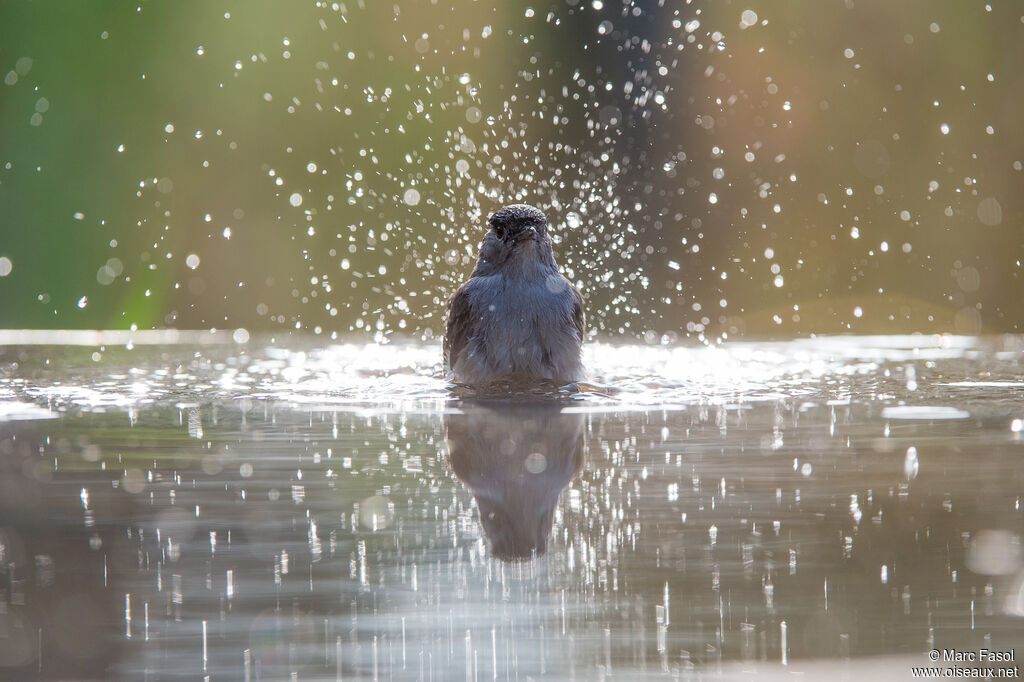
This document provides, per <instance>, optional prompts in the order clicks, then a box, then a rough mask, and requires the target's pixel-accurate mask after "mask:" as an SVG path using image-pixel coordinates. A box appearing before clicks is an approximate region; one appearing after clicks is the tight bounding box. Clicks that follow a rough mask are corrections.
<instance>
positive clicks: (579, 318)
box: [569, 282, 587, 342]
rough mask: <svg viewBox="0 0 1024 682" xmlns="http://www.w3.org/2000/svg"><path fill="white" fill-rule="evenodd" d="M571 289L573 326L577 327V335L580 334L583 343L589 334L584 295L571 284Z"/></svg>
mask: <svg viewBox="0 0 1024 682" xmlns="http://www.w3.org/2000/svg"><path fill="white" fill-rule="evenodd" d="M569 288H570V289H572V325H573V326H574V327H576V333H577V334H579V337H580V342H582V341H583V340H584V337H585V335H586V332H587V316H586V313H584V312H583V295H582V294H580V290H579V289H577V288H576V287H575V286H573V285H572V283H571V282H570V283H569Z"/></svg>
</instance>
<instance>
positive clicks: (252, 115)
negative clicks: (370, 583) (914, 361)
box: [0, 0, 1024, 342]
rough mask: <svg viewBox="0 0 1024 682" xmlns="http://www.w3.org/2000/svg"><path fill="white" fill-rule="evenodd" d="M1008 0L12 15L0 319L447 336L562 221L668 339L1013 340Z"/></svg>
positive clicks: (616, 311) (1019, 255)
mask: <svg viewBox="0 0 1024 682" xmlns="http://www.w3.org/2000/svg"><path fill="white" fill-rule="evenodd" d="M1021 64H1024V7H1022V6H1021V5H1019V4H1016V3H1008V2H999V3H992V4H991V5H989V4H986V3H984V2H957V3H932V2H927V1H926V0H917V1H915V2H902V3H893V2H883V1H881V0H877V1H861V0H856V1H855V0H847V1H846V2H795V1H791V2H752V1H745V2H740V3H737V2H692V3H686V4H684V3H682V2H679V3H676V2H668V1H667V0H666V1H665V2H631V1H629V0H604V2H602V1H601V0H587V1H586V2H584V1H583V0H558V1H557V2H535V3H532V4H531V3H524V4H519V3H497V2H490V3H488V2H482V1H472V0H449V1H448V2H445V3H440V2H430V1H427V0H419V1H416V2H412V1H406V2H395V3H392V2H376V1H372V2H371V1H370V0H346V2H337V3H333V2H289V3H281V2H270V1H262V0H261V1H254V0H245V1H244V2H212V1H202V2H200V1H198V0H185V1H182V0H176V1H174V2H171V1H161V2H142V3H137V2H132V3H123V2H114V1H111V2H60V1H50V2H27V1H11V0H5V1H3V2H0V78H2V81H3V82H2V83H0V126H2V127H0V130H2V134H0V221H2V223H0V301H2V304H0V327H7V328H23V327H44V328H93V327H100V328H127V327H129V326H130V325H137V326H138V327H139V328H151V327H178V328H209V327H216V328H235V327H246V328H247V329H250V330H285V329H288V330H293V329H303V330H311V331H313V332H315V333H320V334H326V335H330V334H337V335H339V336H349V335H352V334H357V335H370V336H372V337H375V338H377V339H378V340H380V339H383V338H385V337H389V336H391V335H409V336H417V337H422V338H426V337H432V336H433V337H436V336H437V335H438V334H439V333H440V332H441V330H442V324H443V304H444V301H445V300H446V298H447V297H448V296H449V295H450V293H451V292H452V291H453V290H454V288H455V287H456V286H457V285H458V283H459V282H460V281H461V280H462V279H463V278H464V277H465V276H466V274H467V273H468V271H469V269H470V268H471V266H472V263H473V260H474V257H475V249H476V246H477V244H478V242H479V239H480V237H481V236H482V234H483V230H484V228H483V224H484V221H485V220H486V216H487V214H489V213H490V212H492V211H493V210H495V209H497V208H498V207H500V205H501V204H502V203H510V202H513V201H526V202H530V203H534V204H537V205H539V206H540V207H542V208H543V209H544V210H545V211H547V213H548V215H549V218H550V220H551V223H552V230H553V232H554V234H555V236H556V239H557V242H558V243H557V245H556V252H557V254H558V258H559V262H560V263H561V264H562V266H563V268H564V269H565V271H566V273H567V275H568V276H570V278H571V279H573V280H574V281H576V282H577V283H578V284H580V285H581V286H582V288H583V289H584V291H585V293H586V297H587V311H588V315H589V321H590V325H591V327H592V328H593V329H594V330H595V331H596V333H598V334H600V335H602V336H605V337H626V338H643V339H645V340H647V341H648V342H654V341H668V340H673V339H677V338H683V337H690V338H699V339H702V340H714V339H718V338H721V337H723V336H727V337H729V338H736V337H742V336H747V337H766V336H791V335H802V334H807V333H840V332H851V331H852V332H855V333H904V332H917V331H920V332H958V333H969V334H976V333H987V332H1007V331H1020V329H1021V324H1022V321H1024V302H1022V299H1024V296H1022V293H1024V281H1022V280H1024V268H1022V260H1024V215H1022V210H1024V199H1022V191H1021V190H1022V188H1024V172H1022V162H1024V129H1022V126H1021V125H1020V123H1019V118H1020V111H1021V109H1022V104H1024V83H1022V80H1024V74H1022V71H1021V68H1020V65H1021Z"/></svg>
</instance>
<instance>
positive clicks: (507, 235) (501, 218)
mask: <svg viewBox="0 0 1024 682" xmlns="http://www.w3.org/2000/svg"><path fill="white" fill-rule="evenodd" d="M487 224H488V225H490V227H491V231H492V232H493V233H494V236H495V237H497V238H498V239H499V240H500V241H503V242H505V243H507V244H511V245H514V244H517V243H519V242H522V241H524V240H545V239H547V238H548V219H547V217H546V216H545V215H544V214H543V213H541V211H540V209H537V208H534V207H533V206H529V205H527V204H512V205H511V206H505V207H504V208H502V209H501V210H500V211H498V212H496V213H495V214H494V215H492V216H491V219H490V220H488V221H487Z"/></svg>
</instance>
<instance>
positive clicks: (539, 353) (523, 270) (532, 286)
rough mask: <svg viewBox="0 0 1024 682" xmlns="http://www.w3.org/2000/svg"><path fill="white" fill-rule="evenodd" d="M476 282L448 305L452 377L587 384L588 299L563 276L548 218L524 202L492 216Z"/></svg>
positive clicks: (479, 381)
mask: <svg viewBox="0 0 1024 682" xmlns="http://www.w3.org/2000/svg"><path fill="white" fill-rule="evenodd" d="M488 224H489V225H490V228H491V229H490V230H488V232H487V235H486V236H485V237H484V240H483V243H482V244H481V245H480V257H479V259H478V260H477V263H476V267H475V268H473V272H472V274H471V275H470V276H469V280H468V281H466V282H465V283H464V284H463V285H462V286H461V287H459V290H458V291H456V292H455V295H454V296H452V298H451V300H450V301H449V302H448V323H447V326H446V329H445V337H444V369H445V374H446V375H447V376H448V379H449V380H454V381H458V382H461V383H466V384H473V385H481V384H488V383H491V382H493V381H494V380H496V379H502V380H505V379H508V380H516V381H538V380H550V381H554V382H557V383H559V384H564V383H570V382H575V381H582V380H583V379H584V371H583V361H582V359H581V357H580V355H581V348H582V344H583V336H584V329H585V327H584V316H583V297H582V296H580V292H579V291H577V289H576V287H574V286H573V285H572V283H570V282H569V280H567V279H566V278H565V277H563V276H562V275H561V273H559V272H558V266H557V265H555V257H554V255H553V254H552V253H551V238H550V237H549V236H548V232H547V218H546V217H545V216H544V214H543V213H541V212H540V211H539V210H538V209H536V208H534V207H533V206H527V205H525V204H513V205H511V206H506V207H504V208H502V209H501V210H500V211H498V212H497V213H495V214H494V215H492V216H491V219H490V220H489V221H488Z"/></svg>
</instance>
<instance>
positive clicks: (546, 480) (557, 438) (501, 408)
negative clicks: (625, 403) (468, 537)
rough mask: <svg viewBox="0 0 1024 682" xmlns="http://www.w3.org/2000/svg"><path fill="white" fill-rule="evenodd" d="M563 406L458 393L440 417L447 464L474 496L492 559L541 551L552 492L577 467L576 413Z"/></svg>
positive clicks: (579, 428) (554, 499)
mask: <svg viewBox="0 0 1024 682" xmlns="http://www.w3.org/2000/svg"><path fill="white" fill-rule="evenodd" d="M563 406H564V404H563V403H560V402H557V401H548V402H514V401H500V400H466V401H463V402H462V403H461V404H460V405H459V410H460V413H451V414H448V415H446V416H445V426H446V428H447V432H448V446H449V447H448V451H449V455H448V456H449V461H450V462H451V466H452V469H453V470H454V472H455V475H456V476H458V477H459V479H460V480H461V481H462V482H463V483H465V484H466V486H467V487H468V488H469V490H470V492H472V493H473V497H474V498H476V504H477V508H478V510H479V512H480V522H481V524H482V525H483V528H484V533H485V535H486V536H487V540H488V543H489V544H490V548H491V554H492V555H493V556H495V557H497V558H499V559H503V560H506V561H516V560H525V559H530V558H532V557H536V556H540V555H542V554H544V552H545V551H546V550H547V545H548V536H549V535H550V533H551V525H552V522H553V520H554V512H555V505H556V504H558V496H559V495H560V494H561V492H562V490H564V489H565V488H566V486H568V485H569V482H570V481H571V480H572V479H573V477H575V476H576V474H577V473H579V471H580V470H581V469H582V468H583V460H584V447H583V415H581V414H564V413H563V412H562V408H563Z"/></svg>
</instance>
